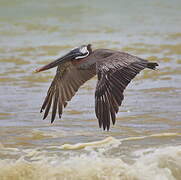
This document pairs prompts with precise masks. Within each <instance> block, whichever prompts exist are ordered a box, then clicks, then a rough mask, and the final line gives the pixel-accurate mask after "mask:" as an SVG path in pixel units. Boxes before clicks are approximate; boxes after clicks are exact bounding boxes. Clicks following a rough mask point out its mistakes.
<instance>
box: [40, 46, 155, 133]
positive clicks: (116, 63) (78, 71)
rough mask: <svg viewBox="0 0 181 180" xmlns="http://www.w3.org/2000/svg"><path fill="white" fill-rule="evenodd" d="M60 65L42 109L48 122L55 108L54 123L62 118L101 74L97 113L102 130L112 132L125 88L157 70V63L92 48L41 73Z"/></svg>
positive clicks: (84, 48)
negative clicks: (85, 86) (142, 74)
mask: <svg viewBox="0 0 181 180" xmlns="http://www.w3.org/2000/svg"><path fill="white" fill-rule="evenodd" d="M55 66H58V68H57V73H56V75H55V77H54V80H53V81H52V83H51V85H50V88H49V90H48V92H47V96H46V98H45V100H44V103H43V105H42V107H41V112H42V111H43V110H45V113H44V117H43V119H45V118H46V117H47V115H48V113H49V110H50V107H51V106H52V117H51V123H52V122H53V121H54V119H55V116H56V113H57V111H58V114H59V118H61V115H62V111H63V108H64V107H66V105H67V102H68V101H70V100H71V98H72V97H73V96H74V95H75V93H76V92H77V91H78V89H79V87H80V86H81V85H82V84H84V83H85V82H86V81H87V80H89V79H91V78H92V77H93V76H95V75H96V74H97V76H98V82H97V86H96V91H95V112H96V117H97V119H98V122H99V127H103V129H104V130H105V129H107V130H109V128H110V122H111V121H112V123H113V124H115V121H116V113H117V112H118V110H119V106H121V104H122V101H123V99H124V95H123V92H124V89H125V88H126V86H127V85H128V84H129V83H130V81H131V80H132V79H133V78H134V77H135V76H136V75H137V74H138V73H139V72H140V71H141V70H143V69H145V68H149V69H155V68H156V66H158V64H157V63H152V62H148V61H147V60H144V59H141V58H139V57H136V56H133V55H130V54H128V53H125V52H120V51H115V50H109V49H97V50H94V51H92V49H91V46H90V45H87V46H85V45H83V46H81V47H80V48H76V49H73V50H72V51H70V53H68V54H67V55H65V56H63V58H60V59H58V60H56V61H54V62H53V63H50V64H48V65H46V66H44V67H43V68H40V69H38V70H37V72H39V71H43V70H46V69H49V68H52V67H55Z"/></svg>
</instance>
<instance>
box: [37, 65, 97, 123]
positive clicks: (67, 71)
mask: <svg viewBox="0 0 181 180" xmlns="http://www.w3.org/2000/svg"><path fill="white" fill-rule="evenodd" d="M94 75H95V71H94V70H93V71H91V70H83V69H78V68H77V67H76V66H74V65H73V64H72V63H71V62H67V63H65V64H63V65H61V66H58V68H57V73H56V75H55V77H54V79H53V81H52V83H51V85H50V87H49V90H48V92H47V96H46V98H45V100H44V102H43V105H42V107H41V110H40V112H42V111H43V110H45V113H44V117H43V119H45V118H46V117H47V116H48V113H49V111H50V108H51V106H52V117H51V123H53V121H54V120H55V116H56V113H57V110H58V114H59V118H61V116H62V111H63V108H64V107H66V105H67V102H68V101H70V100H71V98H72V97H73V96H74V95H75V93H76V92H77V91H78V89H79V87H80V86H81V85H82V84H84V82H86V81H87V80H89V79H90V78H92V77H93V76H94Z"/></svg>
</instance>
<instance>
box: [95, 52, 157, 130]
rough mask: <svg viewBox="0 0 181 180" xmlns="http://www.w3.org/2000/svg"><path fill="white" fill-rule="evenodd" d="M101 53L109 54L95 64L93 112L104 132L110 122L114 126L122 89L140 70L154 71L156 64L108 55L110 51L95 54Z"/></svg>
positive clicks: (121, 98)
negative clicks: (95, 84) (96, 76)
mask: <svg viewBox="0 0 181 180" xmlns="http://www.w3.org/2000/svg"><path fill="white" fill-rule="evenodd" d="M103 51H105V53H109V56H105V57H106V58H100V60H99V61H98V62H97V63H96V71H97V74H98V82H97V86H96V92H95V112H96V116H97V118H98V121H99V127H101V126H102V125H103V129H104V130H105V129H107V130H109V128H110V121H111V120H112V123H113V124H115V120H116V113H117V112H118V110H119V106H121V104H122V101H123V99H124V95H123V92H124V89H125V88H126V87H127V85H128V84H129V83H130V82H131V80H132V79H133V78H134V77H135V76H136V75H137V74H138V73H139V72H140V71H141V70H143V69H144V68H151V69H155V66H157V65H158V64H157V63H151V62H148V61H147V60H144V59H141V58H138V57H136V56H132V55H130V54H127V53H124V52H115V51H113V52H114V53H110V52H111V50H101V51H99V52H97V54H98V55H99V56H101V53H102V54H103V53H104V52H103ZM98 55H97V57H98ZM102 57H103V55H102Z"/></svg>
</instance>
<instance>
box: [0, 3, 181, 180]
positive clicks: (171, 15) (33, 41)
mask: <svg viewBox="0 0 181 180" xmlns="http://www.w3.org/2000/svg"><path fill="white" fill-rule="evenodd" d="M180 17H181V1H180V0H172V1H170V0H157V1H146V0H135V1H132V0H113V1H108V0H104V1H103V0H100V1H96V0H92V1H85V0H77V1H73V0H72V1H65V0H38V1H36V0H31V1H26V0H14V1H10V0H6V1H5V0H0V179H3V180H6V179H66V178H67V179H134V180H137V179H141V180H142V179H146V180H147V179H148V180H149V179H158V180H160V179H162V180H167V179H171V180H173V179H177V180H179V178H180V177H181V133H180V132H181V122H180V120H181V111H180V107H181V19H180ZM88 43H91V44H92V47H93V49H95V48H110V49H116V50H120V51H125V52H128V53H131V54H133V55H137V56H139V57H142V58H145V59H148V60H151V61H156V62H158V63H159V70H157V71H151V70H144V71H143V72H141V73H140V74H139V75H138V76H137V77H136V78H135V79H134V80H133V81H132V83H130V85H129V86H128V87H127V89H126V91H125V93H124V94H125V99H124V102H123V105H122V107H121V108H120V111H119V113H118V115H117V122H116V125H115V126H114V127H111V130H110V131H109V132H103V131H102V129H99V128H98V122H97V119H96V116H95V113H94V92H95V86H96V81H97V78H96V77H95V78H93V79H91V80H90V81H88V82H87V83H86V84H85V85H83V87H82V88H81V89H79V92H78V93H77V94H76V96H75V97H74V98H73V99H72V101H71V102H70V103H69V104H68V106H67V108H66V109H64V114H63V117H62V119H61V120H59V119H58V117H57V118H56V120H55V122H54V124H50V117H48V118H47V119H46V120H44V121H42V114H40V113H39V110H40V107H41V104H42V102H43V100H44V97H45V96H46V92H47V89H48V87H49V85H50V82H51V81H52V78H53V76H54V75H55V72H56V69H52V70H50V71H46V72H43V73H38V74H34V73H33V71H34V70H35V69H36V68H38V67H40V66H42V65H44V64H46V63H48V62H50V61H52V60H54V59H55V58H57V57H59V56H61V55H63V54H64V53H66V52H67V51H69V50H70V49H72V48H74V47H76V46H80V45H82V44H88ZM96 141H100V142H99V143H98V144H97V143H96ZM88 142H89V143H88ZM85 143H88V144H85ZM63 144H69V145H63ZM75 165H76V166H75ZM140 169H141V170H140Z"/></svg>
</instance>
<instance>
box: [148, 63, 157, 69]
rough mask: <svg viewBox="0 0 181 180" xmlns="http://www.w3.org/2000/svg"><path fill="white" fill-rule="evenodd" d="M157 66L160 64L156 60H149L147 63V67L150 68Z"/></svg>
mask: <svg viewBox="0 0 181 180" xmlns="http://www.w3.org/2000/svg"><path fill="white" fill-rule="evenodd" d="M156 66H158V64H157V63H154V62H148V64H147V68H149V69H154V70H155V69H156Z"/></svg>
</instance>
